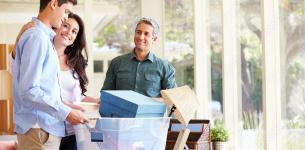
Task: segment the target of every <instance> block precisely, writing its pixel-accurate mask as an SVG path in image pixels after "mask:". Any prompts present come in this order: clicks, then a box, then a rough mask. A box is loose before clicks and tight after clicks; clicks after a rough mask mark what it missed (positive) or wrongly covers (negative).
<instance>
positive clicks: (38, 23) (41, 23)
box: [32, 17, 56, 41]
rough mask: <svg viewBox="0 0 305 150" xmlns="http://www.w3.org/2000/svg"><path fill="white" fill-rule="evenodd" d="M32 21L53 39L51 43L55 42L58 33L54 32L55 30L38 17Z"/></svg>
mask: <svg viewBox="0 0 305 150" xmlns="http://www.w3.org/2000/svg"><path fill="white" fill-rule="evenodd" d="M32 21H34V22H35V24H36V26H37V27H39V28H40V29H42V31H43V32H45V33H46V34H47V35H49V38H50V39H51V41H53V39H54V36H55V35H56V33H55V32H54V30H53V29H51V28H49V27H48V26H46V25H45V24H44V23H43V22H41V21H40V20H39V19H37V18H36V17H33V18H32Z"/></svg>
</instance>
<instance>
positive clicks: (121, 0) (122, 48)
mask: <svg viewBox="0 0 305 150" xmlns="http://www.w3.org/2000/svg"><path fill="white" fill-rule="evenodd" d="M94 3H95V4H98V3H103V4H104V5H105V6H108V9H111V8H117V9H118V11H114V12H111V13H109V14H105V16H104V17H103V18H102V19H101V20H100V21H99V22H98V23H97V25H96V26H95V27H94V29H95V31H94V33H97V34H96V36H94V50H95V51H96V52H105V51H108V52H109V51H111V52H118V53H127V52H130V51H131V50H132V49H133V48H134V43H133V37H134V29H135V24H136V22H137V21H138V19H139V18H140V16H141V0H95V2H94ZM111 6H112V7H111Z"/></svg>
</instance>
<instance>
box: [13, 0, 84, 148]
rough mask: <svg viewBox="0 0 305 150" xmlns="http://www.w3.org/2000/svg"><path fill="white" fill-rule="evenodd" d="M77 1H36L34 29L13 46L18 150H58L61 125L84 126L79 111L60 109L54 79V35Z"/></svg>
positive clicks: (59, 96) (26, 32)
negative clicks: (66, 123) (37, 12)
mask: <svg viewBox="0 0 305 150" xmlns="http://www.w3.org/2000/svg"><path fill="white" fill-rule="evenodd" d="M76 3H77V0H40V10H39V14H38V17H37V18H33V21H34V22H35V24H36V26H35V27H33V28H30V29H28V30H27V31H25V32H24V33H23V34H22V36H21V37H20V39H19V41H18V43H17V46H16V56H15V62H14V66H13V95H14V124H15V132H16V133H17V140H18V147H17V148H18V149H23V150H27V149H48V150H49V149H50V150H53V149H54V150H55V149H56V150H58V149H59V145H60V139H61V138H60V137H63V136H64V135H65V125H64V121H65V120H67V121H68V122H70V123H71V124H79V123H85V122H87V121H88V119H87V118H86V117H85V116H84V114H83V113H82V112H81V111H79V110H73V109H71V108H69V107H68V106H66V105H64V104H63V102H62V100H61V95H60V82H59V79H58V72H59V62H58V57H57V54H56V51H55V49H54V46H53V38H54V35H55V32H54V31H53V30H52V28H59V27H60V26H61V24H62V23H63V22H64V21H65V20H66V19H67V18H68V14H69V13H70V11H71V9H72V7H73V5H76Z"/></svg>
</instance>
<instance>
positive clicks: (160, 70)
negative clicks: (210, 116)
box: [102, 18, 176, 97]
mask: <svg viewBox="0 0 305 150" xmlns="http://www.w3.org/2000/svg"><path fill="white" fill-rule="evenodd" d="M158 32H159V26H158V24H157V22H156V21H154V20H152V19H149V18H142V19H140V20H139V21H138V23H137V27H136V30H135V35H134V43H135V48H134V50H133V51H132V52H130V53H128V54H125V55H122V56H118V57H116V58H114V59H113V60H112V61H111V64H110V66H109V68H108V70H107V74H106V79H105V81H104V85H103V87H102V90H133V91H136V92H138V93H141V94H144V95H146V96H149V97H160V96H161V95H160V91H161V90H162V89H170V88H174V87H176V81H175V69H174V67H173V66H172V65H171V64H170V63H168V62H167V61H163V60H161V59H160V58H158V57H157V56H155V55H154V54H153V53H152V52H151V46H152V45H153V44H154V43H155V42H156V41H157V35H158Z"/></svg>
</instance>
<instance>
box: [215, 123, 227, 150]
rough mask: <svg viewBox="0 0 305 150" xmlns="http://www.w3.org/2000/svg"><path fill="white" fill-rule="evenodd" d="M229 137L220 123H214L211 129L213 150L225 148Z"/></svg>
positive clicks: (223, 149)
mask: <svg viewBox="0 0 305 150" xmlns="http://www.w3.org/2000/svg"><path fill="white" fill-rule="evenodd" d="M228 139H229V133H228V130H226V129H225V128H224V127H223V126H222V125H220V124H218V125H215V126H214V127H213V128H212V129H211V140H212V142H213V149H214V150H225V143H226V142H227V141H228Z"/></svg>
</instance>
